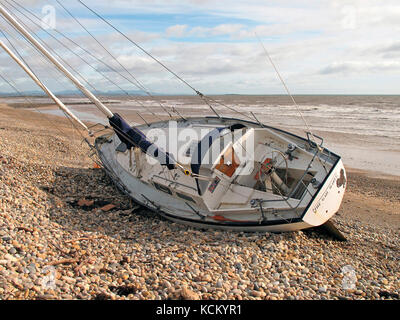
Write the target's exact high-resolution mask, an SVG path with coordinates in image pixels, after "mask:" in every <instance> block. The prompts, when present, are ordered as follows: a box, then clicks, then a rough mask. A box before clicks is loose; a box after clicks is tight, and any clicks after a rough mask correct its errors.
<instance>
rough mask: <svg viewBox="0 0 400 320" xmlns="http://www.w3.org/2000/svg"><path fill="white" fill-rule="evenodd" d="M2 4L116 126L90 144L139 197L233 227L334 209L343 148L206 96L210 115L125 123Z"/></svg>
mask: <svg viewBox="0 0 400 320" xmlns="http://www.w3.org/2000/svg"><path fill="white" fill-rule="evenodd" d="M0 13H1V14H2V15H3V17H4V18H5V19H6V20H7V21H8V22H9V23H10V24H11V25H12V26H13V27H14V28H15V29H16V30H18V32H19V33H20V34H21V35H23V36H24V37H25V38H26V39H27V40H28V41H29V42H30V43H31V44H32V45H33V46H34V47H35V48H37V49H38V50H39V51H40V52H41V53H42V54H43V55H44V56H45V57H46V58H47V59H48V60H49V61H50V62H51V63H52V64H53V65H55V66H56V67H57V68H58V69H59V70H60V71H61V72H62V73H63V74H64V75H65V76H66V77H67V78H69V79H70V80H71V81H72V82H73V83H74V84H75V85H76V87H77V88H78V89H79V90H80V91H81V92H82V93H83V94H84V95H85V96H86V97H87V98H89V99H90V101H91V102H92V103H93V104H94V105H95V106H96V107H97V108H98V109H99V110H100V111H101V112H102V113H103V114H104V115H105V116H106V117H107V118H108V121H109V124H110V127H111V128H112V129H113V132H112V133H110V134H106V135H103V136H100V137H97V138H96V139H95V142H94V147H95V150H96V152H97V154H98V157H99V159H100V160H101V163H102V166H103V168H104V170H105V171H106V172H107V173H108V174H109V176H110V177H111V178H112V179H113V181H114V182H115V183H116V185H117V186H118V187H119V188H120V189H121V190H122V191H123V192H125V193H127V194H128V195H129V196H130V197H131V198H132V199H133V200H134V201H135V202H137V203H138V204H140V205H142V206H145V207H147V208H149V209H150V210H153V211H155V212H157V213H158V214H160V215H162V216H164V217H165V218H167V219H170V220H172V221H176V222H180V223H184V224H187V225H191V226H195V227H201V228H218V229H228V230H237V231H271V232H282V231H294V230H301V229H306V228H310V227H315V226H320V225H323V224H325V223H327V222H328V221H329V220H330V219H331V218H332V217H333V216H334V214H335V213H336V212H337V211H338V210H339V207H340V204H341V202H342V199H343V195H344V192H345V188H346V173H345V169H344V166H343V163H342V160H341V157H340V156H339V155H337V154H335V153H333V152H331V151H330V150H328V149H327V148H325V147H324V146H323V139H322V138H320V137H318V136H316V135H314V134H312V133H311V132H307V134H306V136H305V137H300V136H297V135H294V134H292V133H290V132H287V131H284V130H281V129H278V128H275V127H272V126H268V125H265V124H263V123H261V122H260V121H259V120H258V119H257V117H256V116H255V115H254V114H251V116H252V117H250V119H253V120H249V119H242V118H232V117H223V116H221V115H219V114H218V113H217V112H216V110H215V109H214V108H213V106H212V104H209V106H210V108H211V110H212V111H213V112H214V113H215V116H207V117H183V116H182V115H180V114H177V115H178V116H177V117H176V118H173V119H169V120H160V121H157V122H153V123H146V124H143V125H138V126H131V125H129V124H128V123H127V122H126V120H124V118H123V116H121V115H119V114H117V113H113V112H112V111H111V110H110V109H109V108H108V107H107V106H105V105H104V104H103V103H102V102H101V101H100V100H99V99H98V98H97V97H96V96H95V95H94V94H93V93H92V92H91V91H89V90H88V89H87V88H86V87H85V86H84V85H83V84H82V83H81V82H80V81H79V80H78V79H77V78H76V77H75V76H74V75H73V74H72V73H71V72H70V71H69V70H67V68H65V67H64V65H63V64H62V63H61V62H59V61H58V60H57V59H56V58H55V57H54V55H53V54H51V53H50V52H49V51H48V50H47V49H46V48H45V47H44V46H43V45H42V44H41V43H40V42H39V41H37V40H36V39H35V38H34V37H33V36H32V35H31V34H30V32H29V31H27V30H26V28H25V27H24V26H23V25H22V24H21V23H20V22H19V21H18V20H17V19H16V18H15V17H14V16H13V15H11V14H10V13H9V12H8V10H6V8H4V7H3V6H2V5H0ZM135 45H137V44H136V43H135ZM0 46H1V47H2V48H3V49H4V50H5V51H6V52H7V53H8V54H9V55H10V56H11V57H12V58H13V59H14V60H15V61H16V62H17V63H18V64H19V65H20V66H21V68H23V69H24V70H25V71H26V73H27V74H28V75H30V76H31V78H32V79H33V80H34V81H35V82H36V83H37V84H38V85H39V86H40V87H41V88H42V89H43V90H44V91H45V92H46V93H47V94H48V95H49V96H50V97H51V98H52V99H53V100H54V101H55V103H56V104H57V105H58V106H59V107H60V108H61V109H62V110H63V111H65V112H66V113H67V114H68V116H70V117H71V118H72V119H74V120H75V121H77V122H78V123H79V124H80V125H81V127H82V128H83V129H85V130H87V131H88V132H89V134H91V133H90V130H89V129H88V127H87V126H86V125H85V124H84V123H82V121H80V120H79V119H78V118H77V117H76V116H75V115H74V114H73V112H72V111H71V110H69V109H68V108H67V107H66V106H65V105H64V104H63V103H62V101H60V99H58V98H57V97H56V96H55V95H54V94H53V93H52V92H51V91H50V90H49V89H48V88H47V87H46V86H45V85H44V84H43V83H42V82H41V81H40V79H38V78H37V76H36V75H35V74H34V73H33V72H32V71H31V70H30V68H29V66H27V65H26V64H24V62H23V61H21V59H20V58H18V57H17V55H16V54H14V53H13V51H12V50H10V49H9V48H8V47H7V46H6V45H5V43H3V42H1V41H0ZM139 48H140V49H141V50H143V51H144V52H145V53H147V52H146V51H145V50H144V49H143V48H141V47H139ZM147 54H148V53H147ZM151 57H152V56H151ZM152 58H153V59H154V60H156V62H158V63H160V64H161V65H162V66H163V67H164V68H166V69H167V70H168V71H170V72H171V73H172V74H173V75H175V76H176V77H178V78H179V79H180V80H182V81H183V82H184V83H185V84H187V85H188V86H190V85H189V84H188V83H187V82H186V81H184V80H183V79H182V78H181V77H179V76H178V75H176V74H175V73H173V72H172V71H171V70H170V69H168V68H167V67H166V66H165V65H164V64H162V63H161V62H160V61H159V60H157V59H155V58H154V57H152ZM190 87H191V86H190ZM191 88H192V89H193V90H195V89H194V88H193V87H191ZM195 92H196V93H197V94H198V95H199V96H200V97H201V98H202V99H204V100H205V101H206V102H208V101H210V100H206V98H205V96H204V95H203V94H201V93H200V92H198V91H197V90H195ZM238 113H241V112H240V111H238ZM241 114H242V113H241Z"/></svg>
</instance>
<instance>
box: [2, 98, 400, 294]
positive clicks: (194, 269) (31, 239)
mask: <svg viewBox="0 0 400 320" xmlns="http://www.w3.org/2000/svg"><path fill="white" fill-rule="evenodd" d="M0 114H1V117H0V194H1V197H0V198H1V200H0V230H1V231H0V238H1V240H0V241H1V242H0V298H2V299H182V298H183V299H188V298H189V299H274V300H275V299H399V295H400V282H399V279H398V274H399V272H400V268H399V259H400V255H399V245H400V237H399V234H400V193H399V190H400V177H398V176H391V175H384V174H377V173H376V171H370V172H369V171H365V170H364V171H363V170H359V169H354V168H349V167H347V173H348V187H347V191H346V194H345V198H344V201H343V204H342V207H341V209H340V211H339V213H338V214H337V216H335V218H334V221H335V223H336V224H337V226H338V228H339V229H340V230H341V231H342V232H343V234H344V235H345V236H346V237H347V238H348V241H347V242H345V243H342V242H338V241H335V240H333V239H332V238H330V237H329V236H326V235H322V234H319V233H318V232H315V231H307V232H295V233H287V234H280V235H274V234H243V233H230V232H216V231H202V230H197V229H192V228H188V227H185V226H181V225H178V224H175V223H171V222H169V221H165V220H163V219H161V218H159V217H158V216H156V215H155V214H153V213H151V212H148V211H142V210H139V211H134V209H135V207H134V205H133V204H132V202H131V201H130V199H128V198H127V197H126V196H124V195H122V194H121V193H120V192H119V191H118V190H117V189H116V188H115V187H114V186H113V185H112V183H111V181H110V180H109V179H108V178H107V177H106V176H105V174H104V173H103V172H102V170H101V169H94V168H93V164H94V162H93V160H91V159H90V158H89V157H88V156H87V154H88V152H89V148H88V147H87V146H86V145H85V144H84V143H82V138H81V137H80V135H79V134H78V133H77V132H76V131H75V130H74V129H73V127H72V125H71V123H70V122H69V121H68V120H66V119H64V118H60V117H57V116H51V115H46V116H45V117H44V116H43V115H42V114H40V113H37V112H33V111H29V110H25V109H15V108H11V107H9V106H6V105H4V104H3V105H0ZM80 199H86V200H88V201H93V202H92V203H91V204H92V206H91V207H90V206H89V207H88V208H85V207H80V206H79V205H78V201H79V200H80ZM107 204H114V205H115V207H114V208H112V209H110V210H106V209H104V206H105V205H107ZM102 208H103V209H102ZM132 211H134V212H133V213H132ZM346 266H347V267H348V266H350V267H351V268H354V274H356V278H355V280H354V279H353V278H354V277H353V278H352V273H351V272H350V273H347V274H346V270H347V269H343V268H344V267H346ZM50 267H51V268H50ZM346 277H347V278H346ZM349 277H350V278H349ZM348 278H349V279H350V280H351V279H353V280H354V281H353V282H354V283H353V282H351V281H350V282H351V283H350V284H351V285H350V288H346V286H345V285H344V284H345V283H346V281H347V280H349V279H348ZM346 279H347V280H346ZM46 281H47V282H46ZM352 284H354V286H352Z"/></svg>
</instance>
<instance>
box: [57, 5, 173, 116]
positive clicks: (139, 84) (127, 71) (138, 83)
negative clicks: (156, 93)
mask: <svg viewBox="0 0 400 320" xmlns="http://www.w3.org/2000/svg"><path fill="white" fill-rule="evenodd" d="M55 1H56V2H57V3H58V4H59V5H60V6H61V7H62V8H63V9H64V10H65V11H66V12H67V13H68V14H69V15H70V16H71V17H72V19H74V21H76V22H77V23H78V24H79V25H80V26H81V27H82V28H83V29H84V30H85V31H86V32H87V33H88V34H89V35H90V37H91V38H92V39H93V40H94V41H96V43H97V44H98V45H99V46H100V47H101V48H103V50H104V51H106V52H107V53H108V55H109V56H110V57H111V58H112V59H113V60H114V61H115V62H117V63H118V65H119V66H120V67H121V68H122V69H123V70H125V72H126V73H128V74H129V75H130V76H131V77H132V79H133V80H134V81H135V82H136V83H137V86H138V87H139V88H140V89H141V90H143V91H144V92H145V93H146V94H147V95H148V96H149V97H151V98H152V99H153V100H155V101H156V102H158V104H159V106H160V107H161V108H162V109H163V110H164V111H165V112H166V113H168V115H169V117H170V118H172V115H171V113H170V112H169V111H168V110H167V109H165V107H164V106H163V105H162V104H161V102H159V101H158V100H156V99H155V98H154V97H153V96H152V94H151V93H150V91H149V90H148V89H147V88H146V87H145V86H144V85H143V84H142V83H141V82H140V81H139V80H138V79H137V78H136V77H135V76H134V75H133V74H132V73H131V72H130V71H129V70H128V69H127V68H126V67H125V66H124V65H123V64H122V63H121V62H120V61H119V60H118V59H117V58H116V57H115V56H114V55H113V54H112V53H111V52H110V51H109V50H108V49H107V48H106V47H105V46H104V45H103V44H102V43H101V42H100V41H99V40H97V38H96V37H95V36H94V35H93V34H92V33H91V32H90V31H89V30H88V29H87V28H86V27H85V26H84V25H83V24H82V23H81V22H80V21H79V19H77V18H76V17H75V16H74V15H73V14H72V13H71V12H70V11H69V10H68V9H67V8H66V7H65V6H64V5H63V4H62V3H61V2H60V1H59V0H55ZM172 110H174V109H172ZM178 115H179V114H178Z"/></svg>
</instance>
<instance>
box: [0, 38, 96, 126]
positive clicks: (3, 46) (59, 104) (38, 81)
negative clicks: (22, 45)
mask: <svg viewBox="0 0 400 320" xmlns="http://www.w3.org/2000/svg"><path fill="white" fill-rule="evenodd" d="M0 47H2V48H3V49H4V51H5V52H7V53H8V55H9V56H10V57H11V58H13V59H14V61H15V62H16V63H18V65H19V66H20V67H21V68H22V69H23V70H24V71H25V72H26V73H27V74H28V75H29V76H30V77H31V78H32V80H33V81H35V82H36V84H37V85H38V86H39V87H40V88H41V89H42V90H43V91H44V92H45V93H46V94H47V95H48V96H49V97H50V98H51V99H53V100H54V102H55V103H56V104H57V105H58V106H59V108H60V109H61V110H62V111H64V112H65V113H66V114H68V115H69V116H70V117H71V118H72V119H74V120H75V121H76V122H78V123H79V124H80V125H81V127H82V128H84V129H85V130H86V131H88V132H89V133H90V130H89V129H88V127H87V126H86V125H85V124H84V123H83V122H82V121H81V120H79V119H78V118H77V117H76V116H75V115H74V114H73V113H72V112H71V111H70V110H69V109H68V108H67V107H66V106H65V105H64V103H63V102H62V101H61V100H60V99H58V98H57V97H56V96H55V95H54V94H53V93H52V92H51V91H50V90H49V89H48V88H47V87H46V86H45V85H44V84H43V83H42V82H41V81H40V80H39V79H38V77H36V76H35V74H34V73H33V72H32V71H31V70H30V69H29V67H28V66H27V65H25V64H24V63H23V62H22V61H21V59H19V58H18V57H17V56H16V55H15V54H14V53H13V52H12V51H11V50H10V49H9V48H8V47H7V46H6V44H5V43H4V42H3V41H1V40H0Z"/></svg>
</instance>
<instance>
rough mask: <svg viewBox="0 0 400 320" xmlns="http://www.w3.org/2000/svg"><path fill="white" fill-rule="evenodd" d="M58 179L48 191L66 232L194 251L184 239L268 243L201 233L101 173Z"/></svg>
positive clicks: (73, 172) (61, 170) (85, 171)
mask: <svg viewBox="0 0 400 320" xmlns="http://www.w3.org/2000/svg"><path fill="white" fill-rule="evenodd" d="M54 176H55V179H54V180H53V181H52V184H51V185H50V186H47V187H42V190H44V191H46V192H47V193H48V201H49V206H50V209H49V218H50V220H52V221H53V222H56V223H58V224H59V225H61V226H63V227H64V228H65V229H66V230H70V231H78V232H80V233H88V234H89V233H90V234H92V233H95V234H98V235H105V236H109V237H113V238H117V239H120V240H123V241H129V242H136V241H143V240H144V239H145V240H146V242H147V243H148V244H151V243H153V244H156V243H169V242H171V241H174V242H175V243H180V244H181V245H182V246H184V247H191V246H193V242H188V241H187V237H186V236H184V237H179V236H178V235H179V234H188V233H189V234H192V235H193V236H194V239H193V240H194V242H196V243H198V242H204V244H206V243H208V244H210V243H211V244H212V243H214V244H219V245H221V244H222V243H223V244H224V245H228V246H234V245H238V244H239V243H242V241H241V239H243V237H244V238H248V240H250V242H251V239H253V238H254V239H253V240H254V241H257V240H260V239H262V238H264V239H265V233H260V234H257V233H247V234H246V233H238V232H231V231H220V230H209V229H197V228H193V227H189V226H186V225H182V224H178V223H174V222H171V221H169V220H167V219H165V218H163V217H161V216H160V215H158V214H157V213H155V212H153V211H151V210H148V209H146V208H144V207H141V206H138V205H137V204H136V203H135V202H134V201H133V200H132V199H131V198H130V197H129V196H127V195H125V194H124V193H122V192H121V191H120V190H119V189H118V188H117V186H116V185H115V184H114V183H113V181H112V180H111V179H110V178H109V177H108V176H107V175H106V173H105V172H104V171H103V170H101V169H92V168H74V167H58V168H57V169H56V171H55V172H54ZM276 240H278V241H279V239H276ZM282 240H283V239H282Z"/></svg>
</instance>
